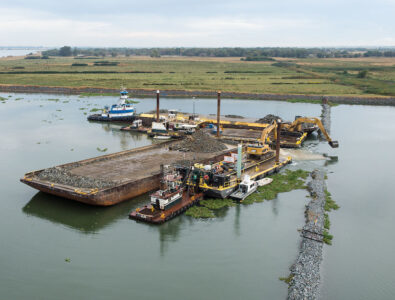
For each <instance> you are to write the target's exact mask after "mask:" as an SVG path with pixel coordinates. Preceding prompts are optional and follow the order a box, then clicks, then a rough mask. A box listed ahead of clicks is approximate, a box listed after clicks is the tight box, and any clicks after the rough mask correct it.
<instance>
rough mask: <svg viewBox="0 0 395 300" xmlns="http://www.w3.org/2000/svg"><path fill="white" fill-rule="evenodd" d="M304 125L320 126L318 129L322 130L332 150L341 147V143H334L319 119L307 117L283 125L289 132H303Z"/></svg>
mask: <svg viewBox="0 0 395 300" xmlns="http://www.w3.org/2000/svg"><path fill="white" fill-rule="evenodd" d="M303 123H309V124H315V125H317V126H318V128H319V129H320V130H321V132H322V134H323V135H324V136H325V138H326V140H327V141H328V144H329V145H330V146H331V147H332V148H337V147H339V142H338V141H332V139H331V137H330V136H329V134H328V132H327V131H326V130H325V128H324V125H322V122H321V120H320V119H318V118H307V117H300V118H297V119H296V120H295V121H293V122H292V123H291V124H283V128H284V129H285V130H288V131H291V132H293V131H301V130H302V124H303Z"/></svg>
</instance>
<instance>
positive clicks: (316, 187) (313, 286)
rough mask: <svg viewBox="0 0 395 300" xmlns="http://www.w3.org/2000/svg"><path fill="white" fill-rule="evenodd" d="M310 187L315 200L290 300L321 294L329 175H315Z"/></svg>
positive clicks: (308, 215)
mask: <svg viewBox="0 0 395 300" xmlns="http://www.w3.org/2000/svg"><path fill="white" fill-rule="evenodd" d="M311 176H312V180H311V181H310V182H309V184H308V189H309V191H310V195H311V201H310V202H309V204H308V205H307V206H306V211H305V217H306V223H305V225H304V226H303V229H302V241H301V244H300V250H299V254H298V257H297V258H296V261H295V263H294V264H293V265H292V266H291V269H290V270H291V276H290V278H291V280H290V282H289V288H288V298H287V299H317V298H318V297H319V293H320V289H319V287H320V264H321V261H322V248H323V232H324V206H325V201H326V198H325V179H324V177H325V174H324V172H323V171H321V170H315V171H313V172H312V173H311Z"/></svg>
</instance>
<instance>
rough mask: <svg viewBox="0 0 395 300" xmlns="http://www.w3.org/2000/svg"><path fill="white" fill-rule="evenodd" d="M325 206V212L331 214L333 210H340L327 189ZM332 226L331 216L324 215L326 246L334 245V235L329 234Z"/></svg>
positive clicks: (324, 239)
mask: <svg viewBox="0 0 395 300" xmlns="http://www.w3.org/2000/svg"><path fill="white" fill-rule="evenodd" d="M324 192H325V205H324V210H325V211H327V212H330V211H332V210H338V209H339V208H340V206H339V205H337V203H336V202H335V200H333V199H332V195H331V193H330V192H328V190H327V189H325V191H324ZM330 226H331V222H330V220H329V215H328V214H324V228H325V230H324V231H323V236H324V237H323V241H324V243H325V244H328V245H332V239H333V235H331V234H329V229H330Z"/></svg>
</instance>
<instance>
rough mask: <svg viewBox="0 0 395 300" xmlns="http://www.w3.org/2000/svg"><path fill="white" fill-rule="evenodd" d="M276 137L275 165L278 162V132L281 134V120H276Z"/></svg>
mask: <svg viewBox="0 0 395 300" xmlns="http://www.w3.org/2000/svg"><path fill="white" fill-rule="evenodd" d="M276 130H277V137H276V165H278V164H279V162H280V134H281V120H278V121H277V129H276Z"/></svg>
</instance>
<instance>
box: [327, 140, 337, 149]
mask: <svg viewBox="0 0 395 300" xmlns="http://www.w3.org/2000/svg"><path fill="white" fill-rule="evenodd" d="M329 146H331V147H332V148H338V147H339V142H338V141H330V142H329Z"/></svg>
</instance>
